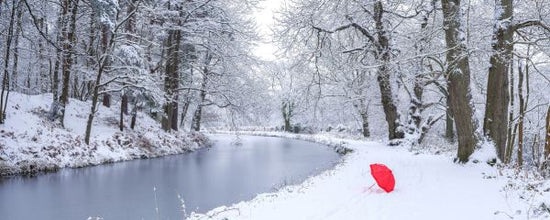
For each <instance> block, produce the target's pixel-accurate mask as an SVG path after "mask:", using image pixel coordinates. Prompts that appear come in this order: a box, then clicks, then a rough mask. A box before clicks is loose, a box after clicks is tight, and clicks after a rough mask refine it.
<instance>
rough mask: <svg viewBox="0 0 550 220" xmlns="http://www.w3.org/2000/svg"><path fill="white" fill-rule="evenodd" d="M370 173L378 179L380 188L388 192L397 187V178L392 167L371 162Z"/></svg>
mask: <svg viewBox="0 0 550 220" xmlns="http://www.w3.org/2000/svg"><path fill="white" fill-rule="evenodd" d="M370 174H371V175H372V177H374V180H376V183H377V184H378V186H380V188H382V189H383V190H384V191H386V192H387V193H390V192H391V191H393V187H395V178H394V177H393V173H392V172H391V170H390V168H388V167H386V165H384V164H371V165H370Z"/></svg>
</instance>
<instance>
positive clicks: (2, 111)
mask: <svg viewBox="0 0 550 220" xmlns="http://www.w3.org/2000/svg"><path fill="white" fill-rule="evenodd" d="M15 9H16V1H15V0H12V5H11V16H10V24H9V27H8V35H7V39H6V53H5V56H4V75H3V77H2V92H1V94H0V124H4V120H5V119H6V109H7V106H8V98H9V92H10V75H9V71H8V66H9V63H10V52H11V49H10V48H11V41H12V38H13V26H14V23H15Z"/></svg>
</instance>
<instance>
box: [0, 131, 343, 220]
mask: <svg viewBox="0 0 550 220" xmlns="http://www.w3.org/2000/svg"><path fill="white" fill-rule="evenodd" d="M211 138H212V139H213V140H215V141H216V144H215V145H214V146H213V147H212V148H209V149H203V150H200V151H198V152H194V153H190V154H186V155H177V156H168V157H163V158H157V159H150V160H136V161H130V162H123V163H116V164H109V165H102V166H96V167H88V168H82V169H63V170H61V171H60V172H57V173H51V174H45V175H40V176H38V177H34V178H28V177H12V178H5V179H0V219H5V220H12V219H13V220H19V219H33V220H39V219H40V220H43V219H60V220H65V219H86V218H88V217H89V216H93V217H96V216H101V217H103V218H104V219H106V220H110V219H116V220H119V219H183V212H182V206H181V201H180V200H179V199H178V195H181V197H182V198H183V199H184V201H185V205H186V207H187V209H186V210H187V212H188V213H189V212H191V211H199V212H205V211H208V210H210V209H212V208H215V207H218V206H221V205H231V204H233V203H236V202H238V201H242V200H248V199H251V198H253V197H254V196H255V195H256V194H258V193H264V192H270V191H274V190H275V189H276V188H277V187H280V186H282V185H284V184H292V183H299V182H301V181H303V180H304V179H305V178H307V177H308V176H310V175H313V174H316V173H319V172H321V171H322V170H325V169H328V168H330V167H331V166H333V165H334V164H335V163H336V162H337V161H338V160H339V156H338V155H337V154H336V153H334V151H333V150H332V149H329V148H328V147H325V146H320V145H319V144H315V143H310V142H305V141H298V140H288V139H281V138H269V137H252V136H242V137H241V140H242V145H240V146H235V145H232V144H231V143H232V142H233V141H234V140H235V136H228V135H212V136H211ZM155 189H156V190H155ZM155 198H156V199H155ZM156 208H158V212H157V211H156Z"/></svg>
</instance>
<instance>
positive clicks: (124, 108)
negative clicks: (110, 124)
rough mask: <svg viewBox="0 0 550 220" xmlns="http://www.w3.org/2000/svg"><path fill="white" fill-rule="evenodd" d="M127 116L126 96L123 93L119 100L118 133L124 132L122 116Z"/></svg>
mask: <svg viewBox="0 0 550 220" xmlns="http://www.w3.org/2000/svg"><path fill="white" fill-rule="evenodd" d="M125 114H128V95H126V93H124V92H123V94H122V97H121V100H120V123H119V126H118V128H119V129H120V131H124V115H125Z"/></svg>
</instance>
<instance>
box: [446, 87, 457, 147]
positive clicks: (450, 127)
mask: <svg viewBox="0 0 550 220" xmlns="http://www.w3.org/2000/svg"><path fill="white" fill-rule="evenodd" d="M446 103H447V110H446V111H445V138H446V139H447V141H449V142H450V143H453V142H454V141H455V131H454V128H455V125H454V119H453V110H452V109H451V99H450V98H449V95H447V97H446Z"/></svg>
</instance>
